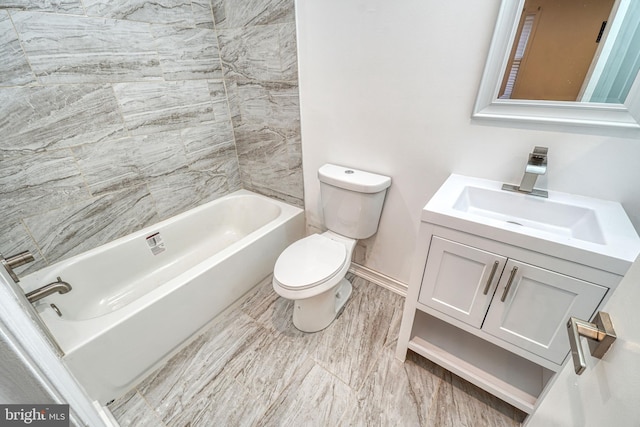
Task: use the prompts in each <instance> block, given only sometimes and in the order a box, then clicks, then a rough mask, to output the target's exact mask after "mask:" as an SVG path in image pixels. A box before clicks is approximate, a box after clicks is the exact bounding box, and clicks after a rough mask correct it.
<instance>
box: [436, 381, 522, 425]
mask: <svg viewBox="0 0 640 427" xmlns="http://www.w3.org/2000/svg"><path fill="white" fill-rule="evenodd" d="M444 376H445V381H443V383H442V384H441V385H440V387H439V389H438V392H437V394H436V395H435V396H434V402H433V408H434V410H433V411H432V413H431V414H430V416H429V420H428V422H427V423H426V424H425V425H426V426H427V427H457V426H470V425H482V426H495V427H517V426H520V422H521V421H522V420H523V419H524V417H523V415H524V414H522V413H521V412H520V411H519V410H517V409H515V408H513V407H512V406H510V405H509V404H507V403H505V402H503V401H502V400H500V399H498V398H497V397H494V396H492V395H490V394H489V393H487V392H485V391H483V390H481V389H479V388H478V387H476V386H475V385H473V384H470V383H469V382H467V381H465V380H463V379H461V378H460V377H458V376H457V375H454V374H452V373H450V372H448V371H445V374H444ZM518 417H519V419H518V420H516V418H518Z"/></svg>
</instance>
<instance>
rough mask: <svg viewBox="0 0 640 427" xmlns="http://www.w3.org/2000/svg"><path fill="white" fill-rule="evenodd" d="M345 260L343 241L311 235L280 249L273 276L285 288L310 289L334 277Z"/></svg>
mask: <svg viewBox="0 0 640 427" xmlns="http://www.w3.org/2000/svg"><path fill="white" fill-rule="evenodd" d="M346 262H347V249H346V247H345V245H344V244H343V243H340V242H337V241H335V240H332V239H330V238H328V237H326V236H324V235H320V234H312V235H311V236H308V237H305V238H304V239H301V240H298V241H297V242H295V243H293V244H292V245H290V246H289V247H288V248H287V249H285V250H284V252H282V254H281V255H280V257H279V258H278V261H276V265H275V268H274V271H273V277H274V279H275V280H276V281H277V282H278V284H279V285H280V286H281V287H283V288H285V289H288V290H292V291H298V290H304V289H309V288H313V287H315V286H318V285H319V284H322V283H325V282H327V281H328V280H330V279H331V278H333V277H334V276H335V275H336V274H338V272H340V271H341V270H342V268H343V267H344V265H345V263H346Z"/></svg>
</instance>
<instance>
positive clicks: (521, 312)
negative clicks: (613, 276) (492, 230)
mask: <svg viewBox="0 0 640 427" xmlns="http://www.w3.org/2000/svg"><path fill="white" fill-rule="evenodd" d="M606 292H607V288H605V287H603V286H599V285H597V284H594V283H589V282H587V281H584V280H579V279H576V278H574V277H570V276H567V275H565V274H560V273H557V272H554V271H551V270H548V269H545V268H540V267H537V266H534V265H530V264H527V263H524V262H520V261H518V260H515V259H511V258H507V257H506V256H504V255H499V254H495V253H493V252H487V251H484V250H481V249H478V248H474V247H471V246H467V245H464V244H461V243H458V242H453V241H450V240H447V239H443V238H441V237H438V236H432V238H431V245H430V250H429V255H428V257H427V262H426V266H425V270H424V275H423V280H422V286H421V288H420V294H419V298H418V301H419V302H420V303H421V304H424V305H426V306H429V307H431V308H433V309H435V310H438V311H441V312H442V313H443V314H446V315H448V316H451V317H453V318H455V319H458V320H460V321H462V322H465V323H466V324H468V325H470V326H473V327H475V328H479V329H481V330H482V331H484V332H486V333H488V334H491V335H493V336H495V337H497V338H500V339H502V340H504V341H506V342H508V343H511V344H514V345H516V346H518V347H520V348H522V349H524V350H526V351H528V352H531V353H533V354H535V355H538V356H540V357H543V358H545V359H548V360H549V361H551V362H553V363H556V364H558V365H560V364H562V362H563V360H564V358H565V357H566V356H567V353H568V351H569V341H568V338H567V333H566V327H565V324H566V321H567V319H568V318H569V317H570V316H575V317H578V318H581V319H589V318H591V316H592V315H593V314H594V313H595V309H596V307H598V305H599V304H600V302H601V301H602V298H603V297H604V295H605V294H606Z"/></svg>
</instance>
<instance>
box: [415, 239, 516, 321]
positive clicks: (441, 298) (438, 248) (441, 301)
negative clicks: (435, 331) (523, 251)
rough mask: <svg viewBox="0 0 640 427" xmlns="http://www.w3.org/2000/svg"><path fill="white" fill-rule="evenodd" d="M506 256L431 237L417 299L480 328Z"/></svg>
mask: <svg viewBox="0 0 640 427" xmlns="http://www.w3.org/2000/svg"><path fill="white" fill-rule="evenodd" d="M505 261H506V258H505V257H503V256H500V255H496V254H493V253H491V252H486V251H483V250H480V249H476V248H472V247H470V246H467V245H463V244H461V243H456V242H452V241H450V240H447V239H442V238H440V237H436V236H433V237H432V238H431V246H430V247H429V257H428V258H427V265H426V266H425V269H424V276H423V278H422V288H421V290H420V296H419V297H418V301H419V302H421V303H422V304H424V305H428V306H429V307H432V308H435V309H436V310H438V311H440V312H442V313H445V314H448V315H449V316H451V317H454V318H456V319H458V320H462V321H463V322H465V323H467V324H469V325H471V326H475V327H476V328H480V325H481V324H482V319H484V316H485V314H486V313H487V308H488V307H489V303H490V302H491V297H492V296H493V293H494V291H495V289H496V287H495V285H494V284H495V283H496V282H497V281H498V278H499V277H500V273H501V272H502V269H503V268H504V264H505Z"/></svg>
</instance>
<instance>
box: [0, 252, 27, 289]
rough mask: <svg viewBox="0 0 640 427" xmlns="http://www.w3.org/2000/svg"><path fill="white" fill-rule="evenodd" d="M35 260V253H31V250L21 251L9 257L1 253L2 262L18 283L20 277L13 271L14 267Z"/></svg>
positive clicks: (0, 261) (0, 262)
mask: <svg viewBox="0 0 640 427" xmlns="http://www.w3.org/2000/svg"><path fill="white" fill-rule="evenodd" d="M33 261H34V258H33V255H31V252H29V251H24V252H20V253H19V254H16V255H13V256H10V257H8V258H5V257H3V256H2V254H0V264H2V266H3V267H4V268H5V269H6V270H7V273H9V275H10V276H11V278H12V279H13V281H14V282H16V283H18V282H19V281H20V279H19V278H18V275H17V274H16V273H15V271H13V269H14V268H17V267H20V266H21V265H25V264H28V263H30V262H33Z"/></svg>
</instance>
